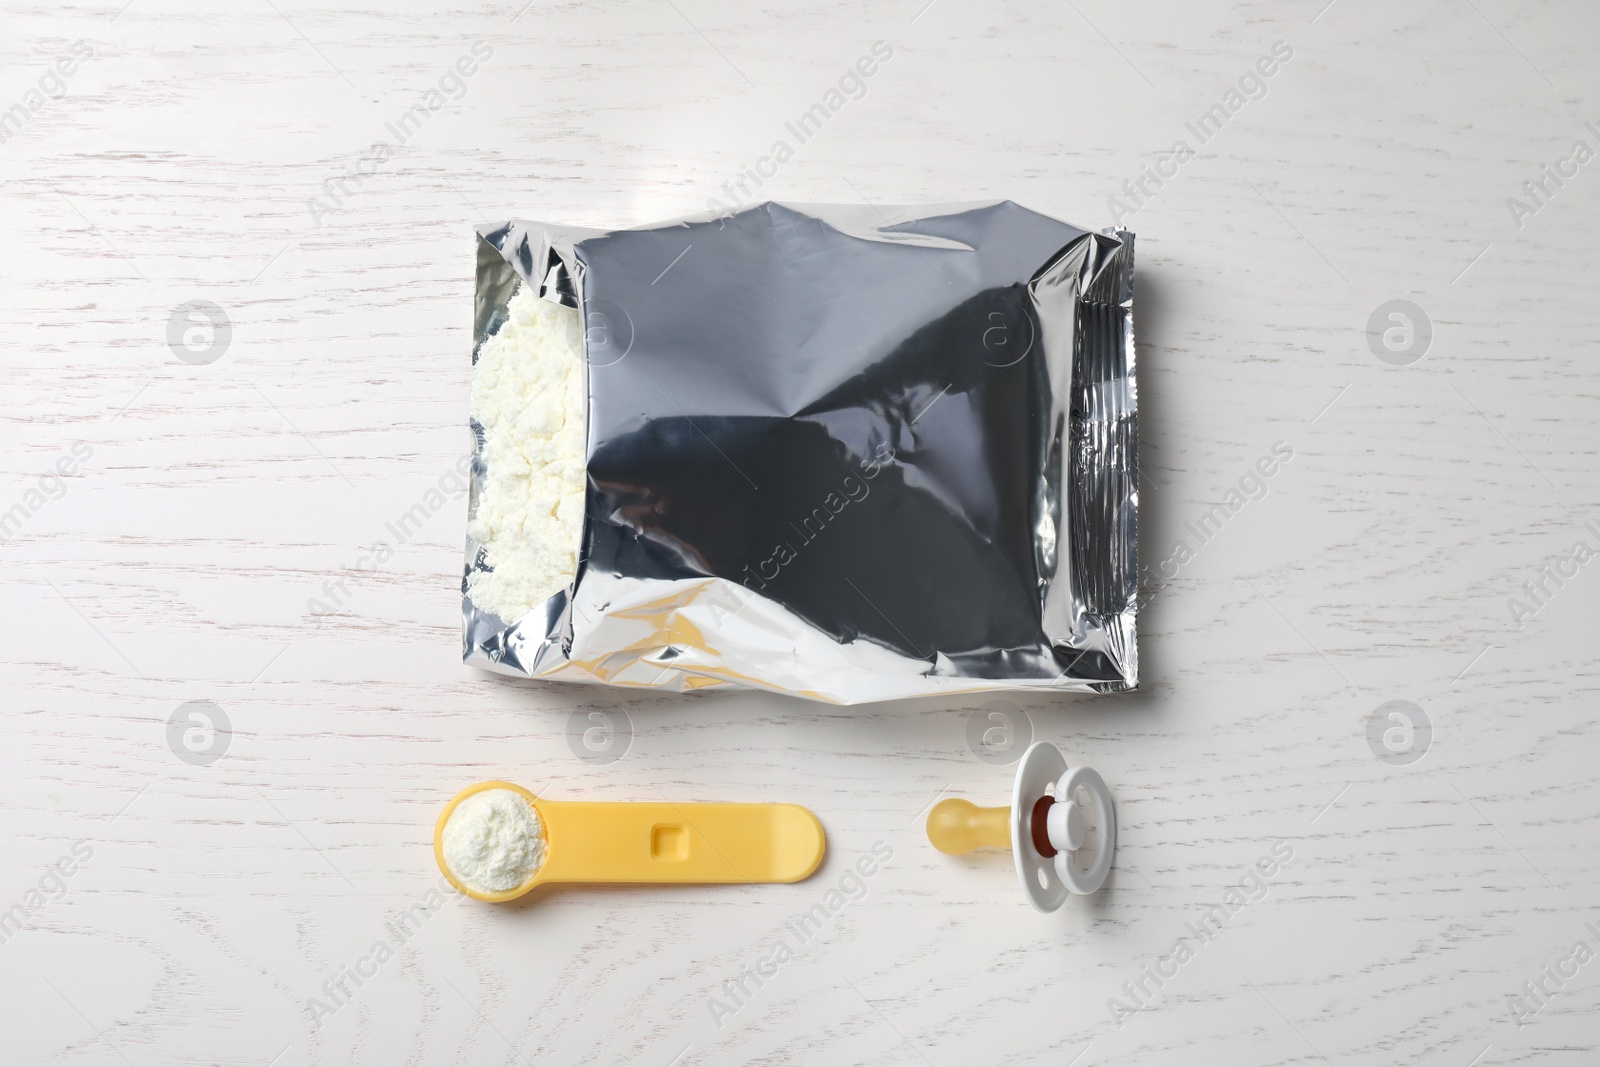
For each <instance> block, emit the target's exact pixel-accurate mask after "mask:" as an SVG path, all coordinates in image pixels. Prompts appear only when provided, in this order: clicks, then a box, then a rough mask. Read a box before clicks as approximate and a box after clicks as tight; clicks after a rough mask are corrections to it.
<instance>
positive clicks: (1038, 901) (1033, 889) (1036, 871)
mask: <svg viewBox="0 0 1600 1067" xmlns="http://www.w3.org/2000/svg"><path fill="white" fill-rule="evenodd" d="M1066 773H1067V761H1066V759H1064V758H1063V757H1062V755H1061V750H1060V749H1058V748H1056V746H1054V745H1052V744H1051V743H1050V742H1048V741H1035V742H1034V743H1033V744H1031V745H1029V746H1028V750H1027V751H1026V752H1024V753H1023V754H1022V762H1021V763H1020V764H1018V765H1017V780H1016V783H1015V784H1014V785H1013V786H1012V788H1011V855H1012V857H1013V858H1014V859H1015V860H1016V863H1017V878H1018V879H1019V880H1020V881H1021V882H1022V891H1023V892H1024V893H1026V894H1027V895H1028V902H1029V903H1030V904H1032V905H1033V906H1034V907H1035V908H1038V909H1039V910H1040V911H1055V910H1056V909H1057V908H1059V907H1061V905H1063V904H1065V903H1066V902H1067V887H1066V885H1065V884H1063V882H1062V880H1061V877H1060V876H1059V875H1058V874H1057V872H1056V867H1055V864H1054V863H1052V862H1051V861H1050V859H1049V858H1048V857H1045V856H1041V855H1040V854H1039V851H1038V849H1036V848H1034V847H1033V806H1034V805H1035V804H1036V803H1038V800H1039V798H1040V797H1042V796H1047V795H1052V794H1051V787H1052V786H1053V785H1055V783H1056V782H1057V781H1059V780H1060V779H1061V777H1062V776H1063V775H1065V774H1066ZM1050 810H1051V811H1052V812H1054V811H1055V808H1054V807H1052V808H1051V809H1050Z"/></svg>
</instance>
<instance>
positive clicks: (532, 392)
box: [467, 286, 585, 622]
mask: <svg viewBox="0 0 1600 1067" xmlns="http://www.w3.org/2000/svg"><path fill="white" fill-rule="evenodd" d="M506 311H507V314H508V318H507V320H506V322H505V323H503V324H502V325H501V327H500V329H499V330H497V331H496V332H495V333H494V334H493V336H491V337H489V338H488V339H487V340H485V341H484V342H483V344H482V346H481V347H480V348H479V349H478V362H477V364H476V365H475V366H474V368H473V372H472V417H473V419H474V420H476V421H477V423H478V424H479V425H480V426H482V427H483V434H484V442H483V455H484V462H485V464H486V466H487V474H486V476H485V478H484V481H483V484H482V491H481V492H480V493H479V496H478V507H477V511H476V512H475V513H474V514H473V516H472V520H471V521H470V522H469V523H468V524H467V532H468V533H469V534H470V535H471V536H472V537H473V539H474V540H476V541H477V542H478V543H479V544H481V545H483V546H484V565H485V567H487V568H488V569H476V568H475V569H474V570H473V571H472V572H471V573H470V574H469V575H468V577H467V589H468V592H469V594H470V595H471V597H472V601H473V603H475V604H477V605H478V607H479V608H481V609H483V610H484V611H488V612H492V613H493V614H495V615H498V616H499V617H500V618H502V619H504V620H506V621H507V622H515V621H517V620H518V619H520V618H521V617H522V616H524V615H526V614H528V612H530V611H533V610H534V609H535V608H537V607H539V606H540V605H542V604H543V603H544V602H545V601H546V600H548V599H549V598H550V597H552V596H554V595H555V594H556V593H558V592H560V591H561V590H562V589H565V588H566V587H567V586H568V585H570V584H571V582H572V579H573V576H574V574H575V573H576V571H577V566H578V542H579V539H580V538H581V537H582V536H583V506H584V485H585V463H584V425H585V420H584V412H585V406H584V405H585V397H584V385H583V344H582V330H581V329H580V324H579V317H578V312H577V311H576V310H575V309H573V308H568V307H562V306H561V305H559V304H554V303H551V302H550V301H548V300H541V299H540V298H539V297H538V296H536V295H535V294H534V292H533V290H532V289H530V288H528V287H527V286H523V287H521V288H520V289H518V290H517V293H516V295H514V296H513V297H512V298H511V301H510V303H509V305H508V306H507V308H506Z"/></svg>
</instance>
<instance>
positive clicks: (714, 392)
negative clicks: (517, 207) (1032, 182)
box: [462, 201, 1139, 704]
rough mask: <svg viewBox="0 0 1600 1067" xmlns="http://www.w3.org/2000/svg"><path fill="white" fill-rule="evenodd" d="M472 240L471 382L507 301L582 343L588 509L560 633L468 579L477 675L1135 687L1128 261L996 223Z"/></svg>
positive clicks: (1052, 233)
mask: <svg viewBox="0 0 1600 1067" xmlns="http://www.w3.org/2000/svg"><path fill="white" fill-rule="evenodd" d="M478 236H479V241H478V265H477V300H476V315H475V322H474V330H473V339H474V350H473V351H474V360H476V353H477V346H479V345H481V344H482V343H483V341H484V339H485V338H486V337H488V336H490V335H492V334H493V333H494V332H495V330H496V329H498V328H499V326H500V325H501V324H502V323H503V322H505V321H506V305H507V302H508V301H509V300H510V298H511V295H512V293H513V292H514V291H515V290H516V288H517V287H518V285H519V284H521V285H528V286H533V287H535V288H536V291H537V293H538V295H539V296H541V297H543V298H544V299H547V300H553V301H557V302H559V303H561V304H564V305H566V306H568V307H575V308H577V309H578V310H579V312H580V313H581V315H582V324H583V327H584V347H585V357H586V362H587V366H586V374H587V396H588V431H587V460H588V489H587V513H586V516H585V519H584V531H583V541H582V546H581V551H580V560H579V564H578V569H577V574H576V577H575V580H574V581H573V583H572V584H571V585H570V586H569V587H568V588H567V589H566V590H565V591H564V592H561V593H559V594H557V595H555V596H553V597H551V598H550V599H549V601H548V602H546V603H545V604H544V606H543V608H542V609H540V610H535V611H533V612H531V613H529V614H528V615H526V616H524V617H523V618H520V619H502V618H497V617H495V616H494V615H492V614H490V613H488V612H486V611H483V610H481V609H479V608H478V607H477V606H476V605H474V604H473V602H472V600H471V598H470V596H468V595H466V593H467V584H466V582H465V580H463V583H462V592H463V604H462V610H463V616H464V624H465V625H464V658H465V660H466V662H467V663H470V664H474V665H477V666H481V667H485V668H488V669H490V670H494V671H499V672H502V673H506V674H512V675H517V676H522V677H528V678H544V679H554V680H560V681H575V682H591V683H602V684H606V685H614V686H628V687H638V688H652V689H664V690H674V691H686V690H692V689H702V688H706V687H711V686H736V687H746V688H750V689H760V690H766V691H769V692H776V693H788V694H792V695H795V696H801V697H806V698H810V699H813V700H821V701H827V702H830V703H837V704H854V703H861V702H866V701H875V700H889V699H896V698H902V697H916V696H927V695H933V694H955V693H974V692H981V691H989V690H1037V691H1092V692H1102V693H1106V692H1119V691H1124V690H1129V689H1133V688H1134V687H1135V686H1136V685H1137V684H1138V676H1139V666H1138V665H1139V657H1138V647H1137V643H1136V639H1135V631H1134V622H1135V614H1136V608H1137V600H1136V593H1137V575H1138V559H1137V541H1138V536H1137V513H1138V499H1139V494H1138V446H1137V398H1138V391H1137V389H1136V386H1135V380H1134V342H1133V319H1132V297H1133V235H1132V234H1130V233H1127V232H1126V231H1115V232H1111V231H1108V232H1105V233H1092V232H1088V231H1085V230H1080V229H1078V228H1077V227H1074V226H1069V225H1067V224H1066V223H1064V222H1060V221H1057V220H1056V219H1053V218H1050V217H1048V216H1045V215H1040V214H1038V213H1036V212H1033V211H1029V210H1027V209H1025V208H1022V207H1019V206H1018V205H1016V204H1014V203H1011V202H1009V201H1005V202H1000V203H990V204H981V205H955V206H943V207H921V208H875V207H871V206H865V205H864V206H860V207H846V206H833V205H827V206H822V205H801V204H779V203H764V204H760V205H756V206H751V207H748V208H744V209H741V210H739V211H737V212H736V213H733V214H731V215H723V216H710V215H701V216H693V217H690V218H685V219H678V220H673V221H670V222H663V223H658V224H655V225H649V226H640V227H634V228H628V229H617V230H594V229H582V228H575V227H570V226H555V225H546V224H539V223H529V222H511V223H507V224H504V225H493V226H486V227H483V228H481V229H480V230H479V232H478ZM473 430H474V435H475V438H476V440H477V442H478V447H477V454H476V456H475V457H474V463H473V482H472V493H471V503H470V505H469V506H470V507H472V508H476V506H477V502H478V496H479V493H480V491H481V486H482V483H483V478H484V474H485V471H486V469H487V468H486V467H485V462H486V459H488V457H486V456H485V455H484V453H483V439H484V435H483V432H482V429H481V427H478V426H477V425H474V426H473ZM483 566H484V562H483V552H482V551H481V546H480V545H478V544H476V543H474V542H472V541H471V539H470V538H469V540H468V544H467V572H468V573H469V574H470V573H471V572H472V570H473V569H474V568H481V567H483Z"/></svg>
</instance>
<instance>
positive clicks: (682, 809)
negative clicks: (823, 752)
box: [433, 781, 827, 904]
mask: <svg viewBox="0 0 1600 1067" xmlns="http://www.w3.org/2000/svg"><path fill="white" fill-rule="evenodd" d="M474 797H477V798H478V799H477V800H473V799H472V798H474ZM469 801H470V803H468V802H469ZM464 804H466V805H467V806H465V807H463V805H464ZM524 804H525V805H526V807H524V806H523V805H524ZM458 812H459V814H460V818H459V819H457V820H456V822H455V824H452V817H453V816H456V815H457V814H458ZM826 847H827V846H826V841H825V839H824V837H823V833H822V824H821V823H820V822H818V821H817V817H816V816H815V815H813V814H812V813H811V812H810V811H809V810H807V809H806V808H803V807H800V806H799V805H798V804H674V803H671V802H664V803H654V802H644V803H610V802H597V801H574V800H545V799H542V798H540V797H536V796H534V795H533V794H532V793H531V792H529V791H528V790H526V789H524V788H522V786H520V785H513V784H512V783H510V782H499V781H491V782H478V783H477V784H476V785H471V786H468V787H467V788H466V789H463V790H462V791H461V792H460V793H457V794H456V796H455V799H453V800H451V801H450V803H449V804H446V805H445V809H444V811H443V812H441V813H440V815H439V822H438V824H437V825H436V826H435V827H434V831H433V855H434V858H435V859H436V860H437V861H438V863H439V869H440V870H441V871H443V872H444V876H445V877H446V878H448V879H449V880H450V884H451V885H453V886H455V887H456V889H458V890H460V891H461V892H462V893H464V894H466V895H467V896H469V897H472V898H473V899H474V900H485V901H488V902H490V903H494V904H497V903H500V902H502V901H507V900H515V899H516V898H517V897H520V896H522V895H523V894H524V893H527V892H528V891H529V890H531V889H533V887H534V886H537V885H542V884H544V883H546V882H612V883H618V882H622V883H627V882H635V883H637V882H656V883H682V882H698V883H729V882H733V883H755V882H798V881H800V880H801V879H803V878H806V877H808V876H809V875H810V874H811V873H812V872H813V871H815V870H816V869H817V867H818V866H820V865H821V863H822V856H823V853H824V851H825V850H826ZM448 856H453V857H454V858H455V861H456V862H457V863H459V864H460V865H461V866H463V868H469V867H470V868H471V869H463V870H460V871H457V870H452V869H451V859H449V858H447V857H448ZM519 878H520V879H521V880H520V881H518V880H517V879H519Z"/></svg>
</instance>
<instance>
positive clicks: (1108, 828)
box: [1050, 767, 1117, 896]
mask: <svg viewBox="0 0 1600 1067" xmlns="http://www.w3.org/2000/svg"><path fill="white" fill-rule="evenodd" d="M1079 789H1082V790H1083V791H1084V792H1085V793H1088V794H1089V804H1090V807H1092V808H1094V823H1095V828H1096V829H1097V830H1099V831H1100V849H1099V852H1098V853H1097V854H1096V856H1095V859H1094V866H1092V867H1090V868H1089V869H1088V870H1087V871H1080V870H1078V865H1077V864H1076V863H1074V862H1073V856H1074V852H1073V851H1072V850H1070V849H1069V848H1067V847H1065V846H1067V845H1068V844H1069V842H1068V841H1067V840H1065V839H1063V840H1061V841H1056V840H1055V839H1054V835H1052V839H1051V842H1050V843H1051V844H1052V845H1055V846H1056V849H1057V852H1056V856H1055V868H1056V876H1057V877H1058V878H1060V879H1061V881H1062V883H1063V884H1064V885H1065V886H1066V887H1067V890H1068V892H1071V893H1075V894H1077V895H1078V896H1088V895H1089V894H1091V893H1093V892H1095V891H1096V890H1098V889H1099V888H1100V887H1101V886H1103V885H1105V884H1106V878H1107V877H1109V876H1110V874H1111V857H1112V855H1113V854H1114V853H1115V852H1116V849H1117V812H1116V808H1115V807H1114V806H1113V805H1112V803H1111V790H1109V789H1107V788H1106V782H1105V779H1104V778H1101V777H1100V772H1099V771H1096V770H1095V769H1094V768H1093V767H1071V768H1068V770H1067V773H1066V774H1064V775H1063V776H1062V777H1061V780H1060V781H1059V782H1057V783H1056V788H1055V799H1056V803H1057V804H1071V805H1073V806H1074V807H1075V806H1076V804H1077V800H1076V798H1075V796H1074V794H1076V793H1077V791H1078V790H1079ZM1054 810H1055V809H1054V808H1052V809H1051V813H1052V814H1054ZM1081 843H1082V842H1081V841H1080V842H1079V844H1081Z"/></svg>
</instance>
